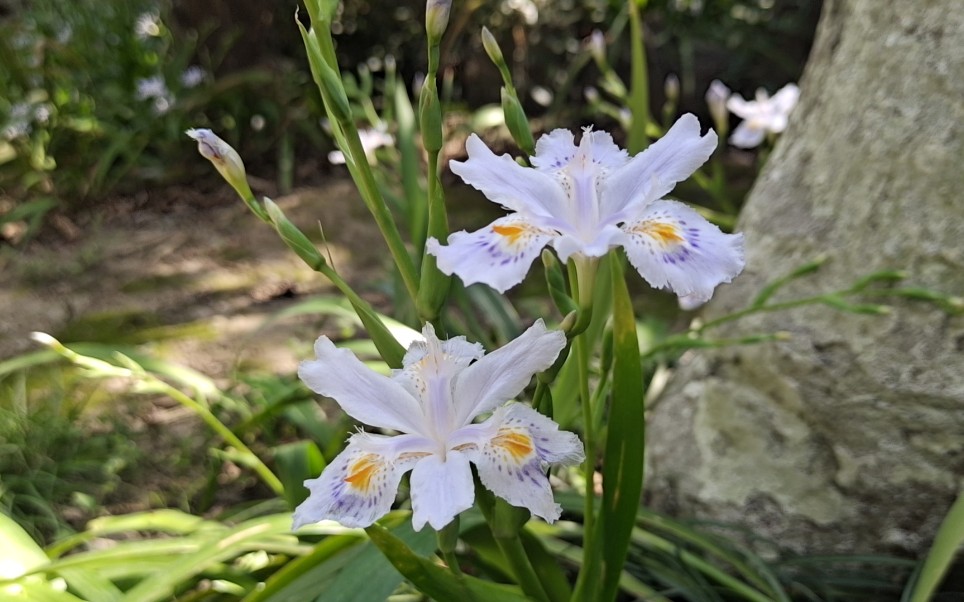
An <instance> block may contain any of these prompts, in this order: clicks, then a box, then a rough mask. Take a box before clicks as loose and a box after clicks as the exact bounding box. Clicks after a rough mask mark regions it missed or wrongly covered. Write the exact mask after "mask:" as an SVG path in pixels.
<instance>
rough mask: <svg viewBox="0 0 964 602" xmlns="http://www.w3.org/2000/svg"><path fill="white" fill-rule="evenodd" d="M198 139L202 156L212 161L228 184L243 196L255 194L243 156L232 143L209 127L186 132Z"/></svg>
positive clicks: (198, 147)
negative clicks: (246, 171)
mask: <svg viewBox="0 0 964 602" xmlns="http://www.w3.org/2000/svg"><path fill="white" fill-rule="evenodd" d="M185 134H187V135H188V136H190V137H191V138H193V139H194V140H196V141H197V150H198V152H199V153H201V156H202V157H204V158H205V159H207V160H208V161H210V162H211V163H212V164H213V165H214V167H216V168H217V170H218V172H219V173H220V174H221V177H223V178H224V179H225V180H226V181H227V183H228V184H230V185H231V187H232V188H234V189H235V190H236V191H237V192H238V194H239V195H241V197H242V198H250V197H253V196H254V195H253V194H252V192H251V188H250V187H249V186H248V179H247V175H246V174H245V171H244V163H243V162H242V161H241V156H240V155H239V154H238V152H237V151H236V150H234V149H233V148H231V145H230V144H228V143H227V142H225V141H224V140H222V139H221V138H219V137H218V136H217V134H215V133H214V132H212V131H211V130H208V129H190V130H187V131H186V132H185Z"/></svg>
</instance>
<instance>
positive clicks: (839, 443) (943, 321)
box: [647, 0, 964, 551]
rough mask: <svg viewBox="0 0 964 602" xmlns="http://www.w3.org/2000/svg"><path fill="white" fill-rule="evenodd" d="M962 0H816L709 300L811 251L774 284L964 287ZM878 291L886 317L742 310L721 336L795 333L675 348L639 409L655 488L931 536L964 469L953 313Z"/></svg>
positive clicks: (908, 545)
mask: <svg viewBox="0 0 964 602" xmlns="http://www.w3.org/2000/svg"><path fill="white" fill-rule="evenodd" d="M960 8H961V7H960V5H959V3H958V1H957V0H927V1H920V2H914V3H890V2H879V1H877V0H832V1H829V2H826V3H825V6H824V14H823V15H822V17H821V22H820V25H819V29H818V34H817V40H816V43H815V46H814V49H813V52H812V55H811V57H810V61H809V63H808V66H807V70H806V73H805V75H804V78H803V81H802V85H801V87H802V90H803V93H802V97H801V100H800V104H799V106H798V107H797V108H796V111H795V113H794V114H793V115H792V117H791V125H790V127H789V129H788V130H787V132H786V133H785V134H784V135H783V138H782V139H781V140H780V141H779V144H778V145H777V147H776V149H775V150H774V152H773V154H772V155H771V157H770V159H769V161H768V163H767V165H766V167H765V169H764V172H763V173H762V174H761V176H760V178H759V180H758V181H757V183H756V185H755V187H754V189H753V191H752V192H751V195H750V198H749V200H748V203H747V205H746V207H745V209H744V212H743V215H742V216H741V219H740V224H739V227H738V230H740V231H742V232H744V233H745V235H746V241H747V268H746V272H745V273H744V274H743V275H742V276H740V277H739V278H737V279H736V281H735V282H734V284H732V285H729V286H726V287H723V288H722V289H721V290H719V291H718V294H717V296H716V298H715V299H714V301H713V302H712V303H711V304H710V306H709V307H708V308H707V310H706V312H705V317H706V318H713V317H718V316H720V315H724V314H726V313H729V312H732V311H734V310H737V309H740V308H742V307H745V306H746V305H747V304H748V303H749V302H750V300H751V299H753V297H754V296H755V295H756V294H757V293H758V292H759V291H760V289H761V288H762V287H763V286H764V285H765V284H766V283H767V282H770V281H772V280H773V279H774V278H777V277H779V276H782V275H785V274H786V273H788V272H790V271H792V270H793V269H794V268H796V267H799V266H800V265H802V264H804V263H806V262H808V261H811V260H813V259H814V258H816V257H818V256H821V255H825V256H828V257H829V261H828V263H827V264H826V265H825V266H824V267H823V268H822V269H821V270H820V271H819V273H818V274H816V275H814V276H811V277H809V278H805V279H801V280H798V281H795V282H794V283H793V284H792V285H790V286H788V287H787V288H786V289H785V290H781V292H780V293H779V294H778V296H777V300H786V299H792V298H798V297H803V296H806V295H811V294H814V293H816V292H822V291H832V290H837V289H840V288H844V287H846V286H848V285H849V284H851V283H852V282H854V281H855V280H856V279H857V278H859V277H860V276H863V275H866V274H869V273H871V272H873V271H876V270H882V269H901V270H905V271H906V272H907V274H908V279H907V281H906V282H905V283H904V284H905V285H914V286H921V287H927V288H930V289H933V290H936V291H940V292H942V293H944V294H948V295H957V296H964V164H962V159H964V11H961V10H959V9H960ZM868 301H872V302H879V301H880V299H879V298H878V299H868ZM884 302H885V303H887V304H889V305H890V306H891V308H892V309H893V311H892V312H891V313H890V314H888V315H884V316H869V315H855V314H851V313H842V312H838V311H834V310H832V309H829V308H826V307H821V306H815V307H806V308H801V309H796V310H790V311H785V312H778V313H771V314H763V315H756V316H752V317H749V318H746V319H743V320H740V321H738V322H735V323H732V324H730V325H728V326H727V327H725V328H721V329H719V330H718V331H715V332H714V335H720V336H732V335H735V334H738V333H744V334H746V333H751V332H775V331H786V332H788V333H789V334H790V335H791V338H790V340H788V341H787V342H781V343H775V344H766V345H759V346H753V347H742V348H729V349H724V350H719V351H715V352H700V353H698V354H695V355H689V356H686V357H684V358H683V362H681V364H682V365H681V366H680V368H679V369H678V371H677V372H676V374H675V375H674V377H673V379H672V380H671V382H670V384H669V386H668V387H667V389H666V391H665V392H664V393H663V394H662V395H661V396H660V397H659V398H658V399H657V400H656V402H655V403H654V405H653V408H652V411H651V423H650V427H649V437H650V441H649V443H650V451H649V454H650V457H649V462H650V465H651V467H650V472H649V474H648V477H647V479H648V484H647V489H648V490H649V491H650V492H651V495H652V496H653V502H654V503H655V504H656V505H659V506H662V507H664V508H670V509H674V510H675V511H676V512H678V513H680V514H688V515H698V516H702V517H710V518H713V519H719V520H724V521H732V522H738V523H743V524H747V525H748V526H750V527H752V528H754V529H757V530H759V531H761V532H762V533H763V534H765V535H768V536H770V537H772V538H774V539H775V540H777V541H778V542H779V543H781V544H783V545H787V546H789V547H791V548H796V549H798V550H811V551H814V550H821V551H894V550H905V551H918V550H921V549H926V548H927V547H928V546H929V544H930V540H931V538H932V536H933V534H934V532H935V530H936V528H937V526H938V524H939V523H940V521H941V519H942V518H943V516H944V514H945V513H946V511H947V510H948V508H949V507H950V504H951V503H952V501H953V500H954V498H955V497H956V495H957V493H958V492H959V491H960V490H961V487H962V477H964V316H962V315H961V314H957V315H951V314H949V313H948V312H946V311H944V310H942V309H940V308H938V307H936V306H934V305H932V304H927V303H922V302H915V301H909V300H887V301H884Z"/></svg>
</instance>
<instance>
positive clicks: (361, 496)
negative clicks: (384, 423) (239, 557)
mask: <svg viewBox="0 0 964 602" xmlns="http://www.w3.org/2000/svg"><path fill="white" fill-rule="evenodd" d="M431 449H433V444H432V442H430V441H428V440H426V439H424V438H422V437H419V436H417V435H397V436H394V437H385V436H381V435H371V434H368V433H359V434H356V435H352V437H351V438H350V439H349V441H348V446H347V447H346V448H345V449H344V450H343V451H342V452H341V453H340V454H338V455H337V456H336V457H335V459H334V460H332V462H331V464H329V465H328V466H327V467H326V468H325V470H324V471H322V473H321V476H320V477H318V478H317V479H309V480H307V481H305V487H307V488H308V490H309V492H310V493H309V495H308V499H306V500H305V501H304V502H302V503H301V504H300V505H299V506H298V507H297V508H296V509H295V514H294V527H293V528H294V529H297V528H298V527H300V526H301V525H307V524H310V523H317V522H319V521H322V520H335V521H338V522H339V523H341V524H343V525H345V526H346V527H367V526H368V525H370V524H372V523H374V522H375V521H376V520H378V519H379V518H381V517H382V516H384V515H385V514H386V513H388V511H389V510H391V508H392V502H394V501H395V493H396V492H397V491H398V483H399V481H400V480H401V478H402V474H403V473H405V472H406V471H407V470H409V469H410V468H411V467H412V465H413V464H415V463H416V462H418V461H419V458H423V457H425V456H426V454H428V453H429V452H430V450H431Z"/></svg>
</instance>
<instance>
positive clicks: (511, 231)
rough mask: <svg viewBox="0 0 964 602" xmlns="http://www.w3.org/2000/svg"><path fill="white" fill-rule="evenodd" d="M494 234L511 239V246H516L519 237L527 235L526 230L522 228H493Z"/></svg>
mask: <svg viewBox="0 0 964 602" xmlns="http://www.w3.org/2000/svg"><path fill="white" fill-rule="evenodd" d="M492 230H493V232H495V233H496V234H498V235H499V236H504V237H506V238H508V239H509V244H510V245H511V244H515V241H517V240H519V237H520V236H522V235H523V234H525V231H526V229H525V228H523V227H521V226H492Z"/></svg>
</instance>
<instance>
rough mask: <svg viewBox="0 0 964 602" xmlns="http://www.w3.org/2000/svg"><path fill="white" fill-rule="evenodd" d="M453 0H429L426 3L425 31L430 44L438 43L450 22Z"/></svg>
mask: <svg viewBox="0 0 964 602" xmlns="http://www.w3.org/2000/svg"><path fill="white" fill-rule="evenodd" d="M451 11H452V0H428V2H426V3H425V33H427V34H428V40H429V43H430V44H433V45H437V44H438V43H439V41H440V40H441V39H442V34H444V33H445V28H446V27H448V24H449V13H450V12H451Z"/></svg>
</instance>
